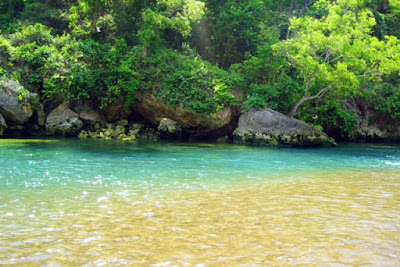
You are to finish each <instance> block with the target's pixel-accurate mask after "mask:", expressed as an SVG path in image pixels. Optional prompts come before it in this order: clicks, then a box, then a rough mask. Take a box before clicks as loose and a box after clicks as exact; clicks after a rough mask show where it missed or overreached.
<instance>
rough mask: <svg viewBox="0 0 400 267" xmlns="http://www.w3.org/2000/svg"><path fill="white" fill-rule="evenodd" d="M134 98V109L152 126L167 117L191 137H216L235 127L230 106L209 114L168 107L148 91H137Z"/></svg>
mask: <svg viewBox="0 0 400 267" xmlns="http://www.w3.org/2000/svg"><path fill="white" fill-rule="evenodd" d="M136 99H137V101H136V103H135V105H134V109H135V111H136V112H137V113H138V114H140V115H141V116H142V117H143V118H145V119H146V120H147V121H149V122H150V123H152V124H153V125H154V126H159V124H160V122H161V121H162V119H163V118H169V119H171V120H173V121H175V122H176V123H177V124H178V125H179V126H180V127H181V128H182V131H183V132H184V133H185V134H187V135H189V136H191V137H192V138H205V137H207V138H215V139H216V138H218V137H221V136H224V135H227V134H230V133H231V132H232V131H233V130H234V129H235V128H236V117H235V113H234V112H233V110H232V109H231V108H224V109H222V110H220V111H219V112H217V114H215V115H214V116H211V115H205V114H199V113H193V112H189V111H185V110H182V109H180V108H177V107H169V106H167V105H166V104H163V103H161V102H160V101H158V100H157V99H155V97H154V96H153V95H151V94H148V93H143V92H138V93H137V94H136Z"/></svg>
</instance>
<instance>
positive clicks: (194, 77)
mask: <svg viewBox="0 0 400 267" xmlns="http://www.w3.org/2000/svg"><path fill="white" fill-rule="evenodd" d="M137 54H138V55H139V57H138V61H139V62H138V64H139V66H138V67H137V69H138V71H139V72H140V73H139V77H140V80H141V84H140V88H141V90H146V91H151V92H152V93H153V94H154V95H155V96H156V97H157V98H158V99H159V100H161V101H162V102H164V103H166V104H168V105H170V106H172V107H180V108H183V109H185V110H188V111H193V112H198V113H205V114H212V113H215V112H216V111H218V110H219V109H221V108H223V107H225V106H233V105H235V103H236V100H235V98H234V96H233V95H232V93H231V90H232V89H233V88H234V87H233V86H234V84H235V79H234V76H232V75H229V73H227V72H225V71H223V70H221V69H219V68H217V67H215V66H212V65H211V64H210V63H208V62H206V61H203V60H201V59H199V58H198V57H196V56H193V55H183V54H178V53H177V52H174V51H172V50H169V49H161V50H158V51H157V52H156V53H154V54H151V55H143V54H145V53H144V51H140V50H139V51H137Z"/></svg>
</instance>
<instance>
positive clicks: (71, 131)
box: [0, 80, 400, 146]
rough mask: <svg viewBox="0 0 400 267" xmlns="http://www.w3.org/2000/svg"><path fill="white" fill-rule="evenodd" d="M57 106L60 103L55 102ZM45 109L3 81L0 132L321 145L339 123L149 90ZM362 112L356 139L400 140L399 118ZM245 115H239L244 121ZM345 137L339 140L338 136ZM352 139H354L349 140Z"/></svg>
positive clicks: (359, 111)
mask: <svg viewBox="0 0 400 267" xmlns="http://www.w3.org/2000/svg"><path fill="white" fill-rule="evenodd" d="M53 104H55V103H53ZM51 106H53V107H56V108H53V109H51V110H44V109H43V104H42V103H40V102H39V100H38V98H37V97H36V95H35V94H31V93H29V92H27V91H26V90H24V88H23V87H22V86H20V85H19V84H17V83H16V82H14V81H11V80H2V81H1V83H0V136H1V135H5V136H7V137H27V136H45V135H47V136H49V135H50V136H78V135H79V137H81V138H104V139H113V138H115V139H121V140H138V139H144V140H157V139H159V138H165V139H169V140H171V139H172V140H177V139H179V140H209V141H215V140H217V139H218V140H224V142H230V141H232V140H234V142H236V143H243V144H259V145H281V144H282V145H292V146H318V145H333V144H335V141H334V140H333V139H332V138H330V137H329V136H333V137H335V136H336V135H335V134H336V132H335V126H332V127H330V128H329V129H327V130H328V131H327V134H328V135H329V136H328V135H326V134H325V133H323V132H320V131H317V130H315V129H314V128H312V127H310V126H308V125H306V124H304V123H302V122H301V121H298V120H294V119H290V118H288V117H287V116H285V115H283V114H281V113H278V112H276V111H273V110H271V109H264V110H262V111H255V110H252V111H250V112H249V113H247V114H242V115H241V116H240V113H239V112H238V110H237V109H236V108H232V107H226V108H223V109H221V110H219V111H218V112H217V113H216V114H213V115H206V114H200V113H195V112H189V111H186V110H184V109H181V108H178V107H170V106H168V105H166V104H164V103H162V102H160V101H158V100H157V99H156V98H155V97H154V96H153V95H151V94H150V93H143V92H139V93H138V94H137V100H136V102H135V104H134V106H133V108H131V109H128V110H127V109H125V108H124V105H123V103H119V104H116V105H115V106H112V107H108V108H106V109H103V110H96V109H95V108H93V107H92V106H90V104H87V103H86V104H85V103H71V104H70V105H67V104H61V105H59V106H57V105H51ZM351 108H353V109H354V112H355V113H356V114H357V115H358V116H359V120H358V121H357V125H355V127H356V131H355V136H354V139H353V140H358V141H362V142H398V141H400V120H396V119H393V118H391V116H390V114H385V113H382V112H376V111H371V110H370V109H368V108H367V107H366V106H365V105H364V106H362V105H359V104H354V105H352V106H351ZM239 117H240V119H239ZM339 140H340V139H339ZM348 140H350V139H348Z"/></svg>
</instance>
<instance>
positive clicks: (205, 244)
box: [0, 140, 400, 266]
mask: <svg viewBox="0 0 400 267" xmlns="http://www.w3.org/2000/svg"><path fill="white" fill-rule="evenodd" d="M0 264H17V265H39V266H40V265H49V266H65V265H86V266H105V265H112V266H118V265H130V266H263V265H266V264H271V265H298V264H299V265H310V264H315V265H327V266H343V265H350V266H354V265H366V266H398V265H400V147H393V146H374V145H364V146H360V145H353V146H352V145H348V146H341V147H338V148H329V149H289V148H279V149H278V148H256V147H245V146H232V145H210V144H180V143H165V144H136V143H123V142H117V141H115V142H114V141H106V142H104V141H98V140H93V141H92V140H88V141H79V140H0Z"/></svg>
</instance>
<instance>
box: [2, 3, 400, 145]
mask: <svg viewBox="0 0 400 267" xmlns="http://www.w3.org/2000/svg"><path fill="white" fill-rule="evenodd" d="M399 22H400V1H399V0H388V1H383V0H378V1H375V0H364V1H362V0H337V1H328V0H319V1H315V2H314V1H301V0H282V1H273V0H244V1H239V0H225V1H219V0H185V1H183V0H162V1H155V0H114V1H109V0H68V1H63V0H51V1H50V0H41V1H35V0H12V1H8V0H7V1H0V31H1V32H0V76H1V77H3V78H6V79H13V80H16V81H18V82H20V84H21V85H23V86H24V87H25V88H26V89H27V90H28V91H31V92H36V93H38V94H39V96H41V97H42V99H44V100H50V101H67V100H70V99H72V100H76V99H85V100H86V101H90V102H92V104H93V105H95V106H97V107H105V106H107V105H114V104H117V103H118V104H120V103H121V102H122V103H124V104H125V106H126V107H127V108H129V107H130V106H132V104H133V102H134V101H135V95H136V92H137V91H138V90H139V91H148V92H151V93H152V94H153V95H154V96H156V97H157V98H158V99H159V100H160V101H162V102H164V103H166V104H168V105H170V106H173V107H181V108H184V109H186V110H189V111H193V112H200V113H204V114H215V113H216V112H217V111H218V110H220V109H222V108H224V107H226V106H234V105H237V104H239V105H240V106H241V109H242V110H243V111H246V110H248V109H251V108H256V109H262V108H264V107H270V108H273V109H276V110H278V111H280V112H283V113H289V111H291V109H292V107H294V106H296V104H299V105H298V106H299V108H298V117H299V118H301V119H303V120H304V121H306V122H308V123H311V124H313V125H314V126H316V127H320V128H321V127H323V129H325V130H326V131H328V132H330V133H331V132H334V134H335V135H336V136H339V137H341V138H344V137H345V136H347V137H349V136H350V137H351V136H352V135H353V130H354V129H353V128H352V125H353V124H352V123H354V122H355V121H354V117H353V115H354V114H352V113H351V112H350V111H348V110H347V109H346V108H345V107H344V104H343V103H344V101H343V100H342V99H348V98H349V97H354V98H358V97H360V98H362V99H366V101H367V102H368V104H369V106H371V107H372V108H373V109H374V110H376V111H378V112H385V113H390V114H391V116H392V117H393V118H400V115H399V114H400V101H399V98H400V95H399V94H400V93H399V84H398V80H399V75H398V72H399V68H400V67H399V66H400V43H399V40H398V39H397V38H398V37H400V27H398V25H399ZM396 37H397V38H396ZM221 68H222V69H221ZM28 91H27V92H28ZM232 92H235V95H237V96H240V99H238V98H236V97H234V95H233V94H232ZM25 93H26V92H25ZM26 94H27V93H26ZM21 98H23V94H21ZM312 99H314V100H317V101H309V100H312ZM306 101H307V103H304V104H303V102H306ZM296 108H297V107H296Z"/></svg>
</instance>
